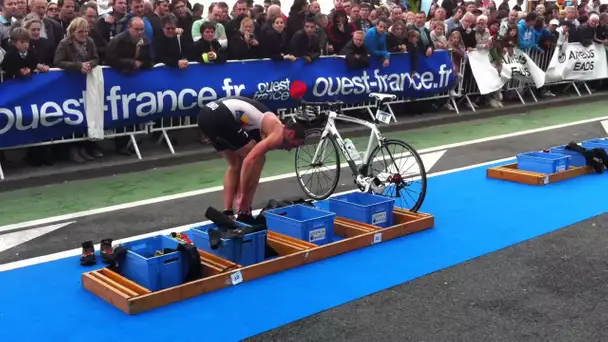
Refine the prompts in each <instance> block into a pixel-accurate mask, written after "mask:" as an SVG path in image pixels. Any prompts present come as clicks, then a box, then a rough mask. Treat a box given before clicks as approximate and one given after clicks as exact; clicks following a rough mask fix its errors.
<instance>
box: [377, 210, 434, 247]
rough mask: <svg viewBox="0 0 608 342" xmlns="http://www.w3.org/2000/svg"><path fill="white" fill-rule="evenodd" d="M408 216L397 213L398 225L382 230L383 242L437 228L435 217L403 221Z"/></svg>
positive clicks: (421, 217)
mask: <svg viewBox="0 0 608 342" xmlns="http://www.w3.org/2000/svg"><path fill="white" fill-rule="evenodd" d="M403 216H406V215H404V214H403V213H399V212H396V213H395V221H396V222H402V223H397V224H395V225H393V226H391V227H388V228H385V229H383V230H382V232H381V233H382V241H388V240H392V239H395V238H398V237H401V236H404V235H408V234H412V233H416V232H419V231H421V230H425V229H429V228H432V227H434V226H435V218H434V217H433V216H420V217H419V218H416V219H413V220H411V219H409V218H407V219H403V218H402V217H403Z"/></svg>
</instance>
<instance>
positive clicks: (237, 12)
mask: <svg viewBox="0 0 608 342" xmlns="http://www.w3.org/2000/svg"><path fill="white" fill-rule="evenodd" d="M233 13H234V18H233V19H232V20H230V21H229V22H228V23H227V24H226V27H225V29H226V37H227V38H228V41H230V40H231V39H232V38H233V37H234V36H235V35H236V34H238V33H239V30H240V29H241V21H243V19H244V18H246V17H247V2H246V1H245V0H238V1H237V2H236V3H235V4H234V10H233Z"/></svg>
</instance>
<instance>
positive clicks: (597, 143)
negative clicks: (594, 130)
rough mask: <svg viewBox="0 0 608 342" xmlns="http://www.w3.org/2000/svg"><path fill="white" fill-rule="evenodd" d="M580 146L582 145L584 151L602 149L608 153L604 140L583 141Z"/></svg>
mask: <svg viewBox="0 0 608 342" xmlns="http://www.w3.org/2000/svg"><path fill="white" fill-rule="evenodd" d="M581 145H583V147H584V148H586V149H592V148H603V149H604V150H606V152H608V140H604V139H591V140H585V141H583V142H582V143H581Z"/></svg>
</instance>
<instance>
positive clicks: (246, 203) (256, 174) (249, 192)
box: [236, 157, 266, 212]
mask: <svg viewBox="0 0 608 342" xmlns="http://www.w3.org/2000/svg"><path fill="white" fill-rule="evenodd" d="M265 161H266V158H264V157H263V158H258V159H256V161H255V162H254V163H253V165H252V166H251V168H248V169H247V170H245V169H241V179H244V177H243V173H244V172H247V173H249V177H251V178H249V179H250V180H251V182H250V183H249V184H244V182H240V183H239V191H238V193H237V197H236V207H237V210H243V211H245V212H247V211H248V210H249V208H251V206H252V205H253V197H254V196H255V191H256V189H257V187H258V184H259V183H260V176H261V175H262V169H263V168H264V162H265Z"/></svg>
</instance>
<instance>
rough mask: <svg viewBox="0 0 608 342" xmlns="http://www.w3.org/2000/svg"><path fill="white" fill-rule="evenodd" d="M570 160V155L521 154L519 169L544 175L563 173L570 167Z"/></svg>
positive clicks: (518, 158) (519, 156)
mask: <svg viewBox="0 0 608 342" xmlns="http://www.w3.org/2000/svg"><path fill="white" fill-rule="evenodd" d="M570 158H572V157H571V156H569V155H565V154H557V153H546V152H527V153H520V154H518V155H517V169H519V170H522V171H530V172H538V173H543V174H552V173H557V172H562V171H566V170H568V168H569V167H570Z"/></svg>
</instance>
